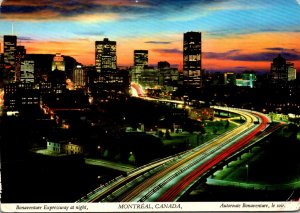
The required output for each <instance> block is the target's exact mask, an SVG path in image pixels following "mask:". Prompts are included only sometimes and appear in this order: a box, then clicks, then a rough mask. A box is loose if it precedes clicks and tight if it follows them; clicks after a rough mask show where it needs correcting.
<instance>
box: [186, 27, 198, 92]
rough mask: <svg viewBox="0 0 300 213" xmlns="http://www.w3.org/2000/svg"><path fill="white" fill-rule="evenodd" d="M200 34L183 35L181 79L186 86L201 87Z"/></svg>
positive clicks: (189, 33) (188, 33)
mask: <svg viewBox="0 0 300 213" xmlns="http://www.w3.org/2000/svg"><path fill="white" fill-rule="evenodd" d="M201 59H202V48H201V32H187V33H184V35H183V77H184V84H185V85H186V86H192V87H196V88H200V87H202V74H201V69H202V61H201Z"/></svg>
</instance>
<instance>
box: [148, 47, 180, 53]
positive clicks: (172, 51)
mask: <svg viewBox="0 0 300 213" xmlns="http://www.w3.org/2000/svg"><path fill="white" fill-rule="evenodd" d="M154 51H155V52H158V53H167V54H182V51H181V50H179V49H175V48H174V49H154Z"/></svg>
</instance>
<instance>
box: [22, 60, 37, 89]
mask: <svg viewBox="0 0 300 213" xmlns="http://www.w3.org/2000/svg"><path fill="white" fill-rule="evenodd" d="M20 80H21V81H22V82H25V83H34V61H29V60H24V61H22V62H21V75H20Z"/></svg>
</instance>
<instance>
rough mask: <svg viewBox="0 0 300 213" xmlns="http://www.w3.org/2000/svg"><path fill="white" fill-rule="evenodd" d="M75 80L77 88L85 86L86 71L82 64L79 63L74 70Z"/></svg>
mask: <svg viewBox="0 0 300 213" xmlns="http://www.w3.org/2000/svg"><path fill="white" fill-rule="evenodd" d="M73 82H74V86H75V88H81V87H84V86H85V72H84V70H83V68H82V66H81V65H77V66H76V67H75V68H74V70H73Z"/></svg>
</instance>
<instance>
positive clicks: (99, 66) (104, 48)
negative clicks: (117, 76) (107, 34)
mask: <svg viewBox="0 0 300 213" xmlns="http://www.w3.org/2000/svg"><path fill="white" fill-rule="evenodd" d="M116 46H117V42H116V41H110V40H109V39H108V38H104V39H103V41H96V42H95V64H96V70H97V72H98V73H101V72H110V71H112V70H116V69H117V54H116Z"/></svg>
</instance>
